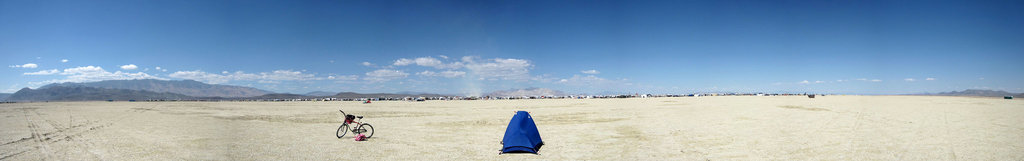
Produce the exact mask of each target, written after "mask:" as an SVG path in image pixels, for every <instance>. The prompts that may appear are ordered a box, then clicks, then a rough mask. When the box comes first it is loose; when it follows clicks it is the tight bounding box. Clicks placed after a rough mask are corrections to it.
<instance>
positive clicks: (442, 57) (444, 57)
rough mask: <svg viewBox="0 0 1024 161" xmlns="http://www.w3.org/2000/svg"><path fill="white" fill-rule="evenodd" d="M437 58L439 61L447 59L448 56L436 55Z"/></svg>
mask: <svg viewBox="0 0 1024 161" xmlns="http://www.w3.org/2000/svg"><path fill="white" fill-rule="evenodd" d="M437 57H441V59H448V56H445V55H438V56H437Z"/></svg>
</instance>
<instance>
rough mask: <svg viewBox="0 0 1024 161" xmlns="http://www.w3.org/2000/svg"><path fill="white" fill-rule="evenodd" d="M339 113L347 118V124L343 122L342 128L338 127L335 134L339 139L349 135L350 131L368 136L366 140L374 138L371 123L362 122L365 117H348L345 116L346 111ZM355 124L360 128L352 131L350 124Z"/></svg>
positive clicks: (354, 128)
mask: <svg viewBox="0 0 1024 161" xmlns="http://www.w3.org/2000/svg"><path fill="white" fill-rule="evenodd" d="M338 112H341V115H342V116H345V122H343V123H342V124H341V126H339V127H338V131H337V132H335V133H334V134H335V135H337V136H338V138H339V139H340V138H341V137H344V136H345V134H348V132H349V131H352V133H355V134H356V135H359V134H364V135H366V138H370V137H373V126H372V125H370V124H369V123H366V122H361V121H362V120H363V116H355V115H348V114H345V111H341V110H338ZM357 118H358V119H359V120H358V121H356V120H355V119H357ZM353 123H354V124H356V125H358V126H356V127H353V128H351V129H350V127H349V126H348V124H353Z"/></svg>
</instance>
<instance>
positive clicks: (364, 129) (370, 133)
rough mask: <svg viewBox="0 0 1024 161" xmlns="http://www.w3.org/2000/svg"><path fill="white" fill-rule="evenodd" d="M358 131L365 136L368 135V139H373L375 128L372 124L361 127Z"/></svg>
mask: <svg viewBox="0 0 1024 161" xmlns="http://www.w3.org/2000/svg"><path fill="white" fill-rule="evenodd" d="M356 131H359V132H360V133H362V134H363V135H366V138H370V137H373V126H372V125H370V124H362V125H359V128H358V129H356Z"/></svg>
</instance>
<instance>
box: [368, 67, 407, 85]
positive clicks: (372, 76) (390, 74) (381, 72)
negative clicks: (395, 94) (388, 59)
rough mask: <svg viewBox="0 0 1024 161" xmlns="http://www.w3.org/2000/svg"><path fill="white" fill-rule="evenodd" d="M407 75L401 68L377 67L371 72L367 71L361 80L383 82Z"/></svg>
mask: <svg viewBox="0 0 1024 161" xmlns="http://www.w3.org/2000/svg"><path fill="white" fill-rule="evenodd" d="M408 76H409V73H406V72H403V71H401V70H389V69H377V70H374V71H372V72H367V73H366V77H363V80H367V81H370V82H385V81H390V80H395V79H401V78H405V77H408Z"/></svg>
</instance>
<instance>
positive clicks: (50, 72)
mask: <svg viewBox="0 0 1024 161" xmlns="http://www.w3.org/2000/svg"><path fill="white" fill-rule="evenodd" d="M57 73H60V71H59V70H57V69H50V70H40V71H38V72H31V73H24V75H53V74H57Z"/></svg>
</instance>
